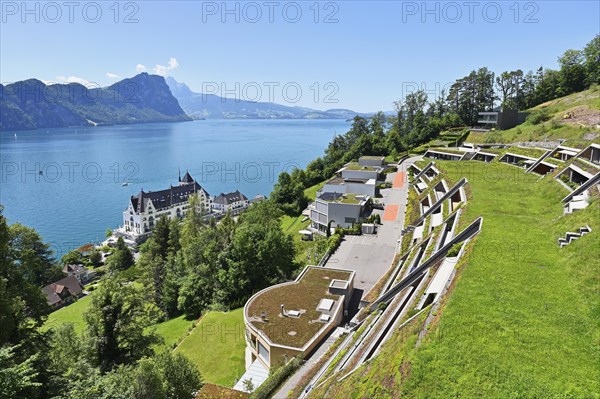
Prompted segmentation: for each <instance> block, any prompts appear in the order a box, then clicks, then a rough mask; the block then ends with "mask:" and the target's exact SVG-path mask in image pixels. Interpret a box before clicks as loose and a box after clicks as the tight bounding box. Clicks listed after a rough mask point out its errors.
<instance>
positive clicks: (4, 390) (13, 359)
mask: <svg viewBox="0 0 600 399" xmlns="http://www.w3.org/2000/svg"><path fill="white" fill-rule="evenodd" d="M17 349H18V347H17V346H6V347H0V398H17V397H21V396H20V394H21V393H22V392H23V391H24V390H26V389H28V388H36V387H39V386H41V384H40V383H39V382H37V381H36V378H37V375H38V373H37V371H36V370H35V368H34V366H33V362H34V361H35V359H36V357H38V355H33V356H31V357H29V358H28V359H27V360H25V361H24V362H21V361H18V360H17V355H16V353H15V352H16V351H17Z"/></svg>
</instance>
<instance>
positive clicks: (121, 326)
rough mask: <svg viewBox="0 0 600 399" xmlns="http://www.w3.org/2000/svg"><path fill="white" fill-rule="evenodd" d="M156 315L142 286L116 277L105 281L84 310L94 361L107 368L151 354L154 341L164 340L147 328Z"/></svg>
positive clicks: (104, 369) (106, 369)
mask: <svg viewBox="0 0 600 399" xmlns="http://www.w3.org/2000/svg"><path fill="white" fill-rule="evenodd" d="M153 316H154V314H153V313H152V309H150V307H149V306H148V303H147V302H146V300H145V298H144V296H143V295H142V291H141V289H139V288H136V287H135V286H134V285H133V284H124V283H120V282H117V281H116V279H111V280H107V281H105V282H104V283H103V284H102V285H101V286H100V288H98V289H97V290H96V292H95V293H94V295H93V296H92V297H91V302H90V305H89V307H88V309H87V311H86V312H85V313H84V320H85V322H86V329H85V337H86V340H87V341H88V342H89V348H88V351H89V354H90V358H91V359H92V363H93V364H95V365H97V366H98V367H99V368H100V370H101V371H102V372H107V371H110V370H112V369H113V368H114V367H115V366H118V365H121V364H131V363H133V362H134V361H136V360H138V359H141V358H142V357H144V356H148V355H151V354H152V353H153V349H152V345H153V344H157V343H160V342H161V338H160V337H159V336H158V335H157V334H156V332H154V330H151V331H146V329H147V327H149V326H150V325H151V324H152V321H153V319H154V317H153Z"/></svg>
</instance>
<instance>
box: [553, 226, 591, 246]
mask: <svg viewBox="0 0 600 399" xmlns="http://www.w3.org/2000/svg"><path fill="white" fill-rule="evenodd" d="M591 231H592V228H591V227H590V226H583V227H580V228H579V230H578V231H577V232H573V231H567V234H565V237H564V238H563V237H560V238H559V239H558V246H559V247H561V248H562V247H564V246H565V245H569V244H570V243H571V241H573V240H577V239H578V238H580V237H582V236H584V235H586V234H587V233H589V232H591Z"/></svg>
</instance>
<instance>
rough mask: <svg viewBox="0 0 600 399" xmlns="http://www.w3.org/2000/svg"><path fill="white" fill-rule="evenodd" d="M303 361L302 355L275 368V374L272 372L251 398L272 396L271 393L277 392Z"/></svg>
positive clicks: (263, 398) (260, 398)
mask: <svg viewBox="0 0 600 399" xmlns="http://www.w3.org/2000/svg"><path fill="white" fill-rule="evenodd" d="M301 363H302V358H301V357H295V358H293V359H292V360H290V361H289V362H287V363H286V364H285V365H284V366H282V367H280V368H278V369H277V370H275V372H274V373H273V374H271V375H270V376H269V377H268V378H267V379H266V380H265V382H263V383H262V384H261V386H259V387H258V388H256V389H255V390H254V392H252V394H251V395H250V399H267V398H270V397H271V394H272V393H273V392H275V390H276V389H277V387H279V385H280V384H281V383H282V382H283V381H284V380H285V379H286V378H288V377H289V376H290V375H291V374H292V373H293V372H294V371H295V370H296V369H297V368H298V367H300V364H301Z"/></svg>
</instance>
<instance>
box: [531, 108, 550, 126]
mask: <svg viewBox="0 0 600 399" xmlns="http://www.w3.org/2000/svg"><path fill="white" fill-rule="evenodd" d="M551 117H552V116H551V115H550V113H549V112H548V110H547V109H545V108H543V109H540V110H538V111H535V112H532V113H531V115H529V116H528V117H527V122H529V123H531V124H532V125H539V124H540V123H542V122H546V121H547V120H548V119H550V118H551Z"/></svg>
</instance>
